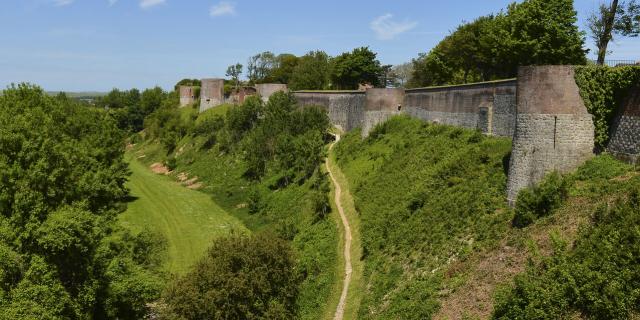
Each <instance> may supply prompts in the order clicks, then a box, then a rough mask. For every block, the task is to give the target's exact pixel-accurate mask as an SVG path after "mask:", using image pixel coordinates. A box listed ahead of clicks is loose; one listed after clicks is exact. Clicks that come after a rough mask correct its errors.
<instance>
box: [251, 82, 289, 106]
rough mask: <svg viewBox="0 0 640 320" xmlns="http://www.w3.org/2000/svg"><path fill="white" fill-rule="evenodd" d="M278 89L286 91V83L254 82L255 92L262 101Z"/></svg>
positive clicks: (265, 100)
mask: <svg viewBox="0 0 640 320" xmlns="http://www.w3.org/2000/svg"><path fill="white" fill-rule="evenodd" d="M278 91H285V92H286V91H287V85H286V84H280V83H259V84H256V92H257V93H258V95H259V96H260V97H262V100H263V101H264V102H267V101H269V97H271V95H272V94H274V93H276V92H278Z"/></svg>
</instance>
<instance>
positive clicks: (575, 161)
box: [507, 66, 594, 205]
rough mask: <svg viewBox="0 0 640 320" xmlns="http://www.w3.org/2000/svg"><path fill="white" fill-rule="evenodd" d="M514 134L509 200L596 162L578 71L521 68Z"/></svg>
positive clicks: (592, 130)
mask: <svg viewBox="0 0 640 320" xmlns="http://www.w3.org/2000/svg"><path fill="white" fill-rule="evenodd" d="M517 86H518V89H517V90H518V92H517V95H518V101H517V116H516V128H515V133H514V136H513V148H512V153H511V160H510V165H509V178H508V182H507V198H508V200H509V203H510V204H512V205H513V204H515V200H516V198H517V195H518V192H519V191H520V190H522V189H524V188H526V187H530V186H533V185H535V184H536V183H538V182H539V181H541V180H542V179H543V178H544V176H545V174H547V173H549V172H551V171H558V172H560V173H566V172H568V171H571V170H574V169H576V168H577V167H578V166H580V165H581V164H582V163H584V162H585V161H586V160H588V159H589V158H590V157H592V156H593V148H594V125H593V120H592V116H591V115H590V114H589V113H588V112H587V108H586V107H585V105H584V103H583V101H582V98H581V97H580V94H579V90H578V86H577V85H576V82H575V79H574V69H573V67H570V66H538V67H521V68H520V70H519V72H518V85H517Z"/></svg>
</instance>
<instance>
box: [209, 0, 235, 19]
mask: <svg viewBox="0 0 640 320" xmlns="http://www.w3.org/2000/svg"><path fill="white" fill-rule="evenodd" d="M234 14H236V4H235V3H233V2H227V1H221V2H220V3H218V4H216V5H213V6H211V9H210V10H209V15H210V16H212V17H219V16H226V15H234Z"/></svg>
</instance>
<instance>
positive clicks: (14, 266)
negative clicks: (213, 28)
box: [0, 84, 161, 319]
mask: <svg viewBox="0 0 640 320" xmlns="http://www.w3.org/2000/svg"><path fill="white" fill-rule="evenodd" d="M112 93H113V94H112V96H111V98H117V99H114V101H115V100H118V99H121V100H123V99H124V98H123V97H125V96H126V94H122V93H121V92H116V91H114V92H112ZM123 153H124V132H123V131H121V130H120V129H118V127H117V125H116V123H115V121H114V120H113V119H112V117H111V116H109V114H107V112H105V111H104V110H101V109H98V108H90V107H87V106H86V105H82V104H79V103H77V102H74V101H73V100H70V99H66V98H63V97H49V96H47V95H46V94H45V92H44V91H43V90H42V89H40V88H38V87H34V86H30V85H26V84H20V85H18V86H12V87H10V88H8V89H7V90H5V91H3V94H2V95H0V260H2V262H0V279H2V280H3V281H4V282H3V283H2V284H0V319H36V318H37V319H90V318H98V319H101V318H113V316H110V315H111V314H117V315H118V317H119V318H120V319H139V318H141V317H143V316H144V315H145V313H146V303H148V302H149V301H151V300H153V299H155V298H157V296H158V294H159V291H160V286H161V282H160V281H158V278H157V277H158V276H157V275H153V274H158V269H154V268H153V267H151V265H143V264H141V263H137V262H136V263H134V265H135V267H136V268H137V270H138V273H133V272H130V271H128V270H122V271H121V273H120V275H121V278H120V279H121V280H122V281H124V282H127V283H133V281H134V280H136V279H138V280H140V281H139V282H136V283H138V284H139V286H142V287H144V288H146V289H147V290H146V294H145V295H142V294H138V295H136V296H135V297H134V296H129V297H128V298H123V299H121V300H120V302H121V303H120V304H119V305H118V306H113V307H112V308H111V309H109V308H107V307H106V306H107V301H109V300H110V299H113V298H114V295H113V291H111V288H112V287H113V286H114V285H115V282H114V281H113V280H114V279H113V278H111V277H109V275H108V272H107V266H108V265H110V264H112V263H114V259H116V258H122V259H132V258H131V257H134V256H135V255H134V250H131V249H129V248H130V246H129V244H128V243H127V241H125V240H124V239H125V237H124V236H123V235H122V234H121V233H120V232H119V227H118V225H117V223H116V221H117V219H116V218H117V214H118V212H120V210H121V209H122V207H123V201H124V200H125V197H126V196H127V190H126V188H125V187H124V183H125V181H126V179H127V175H128V170H127V165H126V163H125V162H124V161H123ZM151 245H152V244H151V243H145V244H144V246H151ZM142 255H144V253H142ZM140 260H145V259H140ZM138 275H144V276H143V277H139V276H138ZM139 286H138V285H136V287H139ZM130 289H131V291H134V289H135V288H130ZM110 310H111V311H110Z"/></svg>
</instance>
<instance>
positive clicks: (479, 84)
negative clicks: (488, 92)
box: [405, 78, 518, 93]
mask: <svg viewBox="0 0 640 320" xmlns="http://www.w3.org/2000/svg"><path fill="white" fill-rule="evenodd" d="M517 83H518V79H517V78H511V79H503V80H493V81H484V82H474V83H464V84H452V85H446V86H435V87H423V88H412V89H406V90H405V92H406V93H413V92H425V91H440V90H443V89H447V90H451V89H458V88H459V89H469V88H470V87H484V86H487V85H509V84H513V85H516V84H517Z"/></svg>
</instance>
